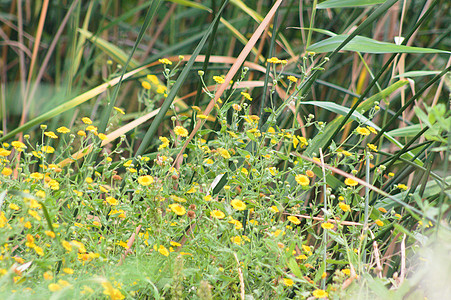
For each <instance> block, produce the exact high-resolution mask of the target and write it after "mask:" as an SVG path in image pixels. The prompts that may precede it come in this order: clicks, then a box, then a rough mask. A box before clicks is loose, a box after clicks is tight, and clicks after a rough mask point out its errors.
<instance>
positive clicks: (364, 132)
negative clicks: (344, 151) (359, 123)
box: [355, 127, 370, 136]
mask: <svg viewBox="0 0 451 300" xmlns="http://www.w3.org/2000/svg"><path fill="white" fill-rule="evenodd" d="M355 131H356V132H357V133H358V134H360V135H364V136H367V135H369V134H370V131H369V130H368V129H366V128H364V127H357V128H356V129H355Z"/></svg>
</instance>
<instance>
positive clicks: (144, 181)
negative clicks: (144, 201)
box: [138, 175, 154, 186]
mask: <svg viewBox="0 0 451 300" xmlns="http://www.w3.org/2000/svg"><path fill="white" fill-rule="evenodd" d="M153 182H154V180H153V177H152V176H150V175H144V176H140V177H138V183H139V184H140V185H143V186H148V185H150V184H152V183H153Z"/></svg>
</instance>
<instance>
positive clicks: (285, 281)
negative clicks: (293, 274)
mask: <svg viewBox="0 0 451 300" xmlns="http://www.w3.org/2000/svg"><path fill="white" fill-rule="evenodd" d="M283 284H285V285H286V286H292V285H293V284H294V282H293V280H292V279H290V278H284V279H283Z"/></svg>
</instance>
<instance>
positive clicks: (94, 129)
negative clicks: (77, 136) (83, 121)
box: [85, 125, 97, 134]
mask: <svg viewBox="0 0 451 300" xmlns="http://www.w3.org/2000/svg"><path fill="white" fill-rule="evenodd" d="M85 130H86V131H90V132H92V133H94V134H96V133H97V127H95V126H92V125H89V126H88V127H86V129H85Z"/></svg>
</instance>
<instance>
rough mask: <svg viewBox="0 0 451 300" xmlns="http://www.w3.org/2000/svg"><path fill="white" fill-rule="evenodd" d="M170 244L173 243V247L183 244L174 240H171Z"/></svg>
mask: <svg viewBox="0 0 451 300" xmlns="http://www.w3.org/2000/svg"><path fill="white" fill-rule="evenodd" d="M169 244H171V246H173V247H180V246H182V244H180V243H177V242H174V241H170V242H169Z"/></svg>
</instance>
